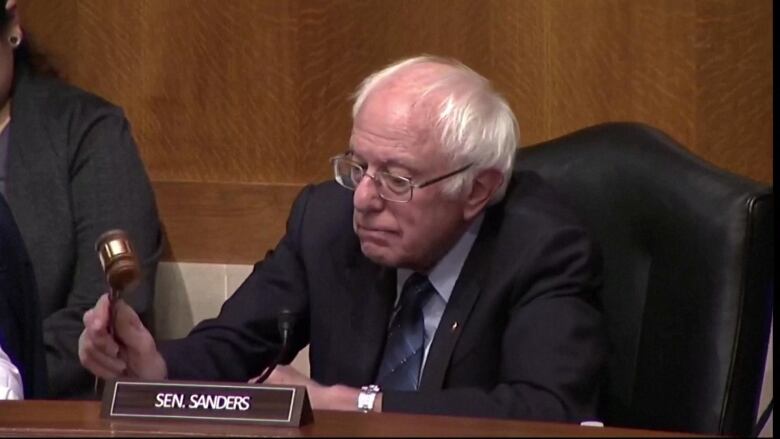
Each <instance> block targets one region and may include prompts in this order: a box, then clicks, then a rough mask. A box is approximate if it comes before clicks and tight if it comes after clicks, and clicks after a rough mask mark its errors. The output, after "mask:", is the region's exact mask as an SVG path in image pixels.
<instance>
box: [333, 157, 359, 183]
mask: <svg viewBox="0 0 780 439" xmlns="http://www.w3.org/2000/svg"><path fill="white" fill-rule="evenodd" d="M333 173H334V174H335V177H336V181H337V182H338V183H339V184H340V185H342V186H344V187H345V188H348V189H355V188H356V187H357V185H358V184H360V180H362V179H363V168H361V167H360V165H358V164H357V163H354V162H351V161H349V160H347V159H345V158H343V157H342V158H337V159H335V160H334V161H333Z"/></svg>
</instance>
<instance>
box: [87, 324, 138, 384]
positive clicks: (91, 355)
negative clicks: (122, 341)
mask: <svg viewBox="0 0 780 439" xmlns="http://www.w3.org/2000/svg"><path fill="white" fill-rule="evenodd" d="M104 338H108V339H110V337H108V336H106V337H104ZM114 352H115V353H114V355H111V354H108V353H106V352H104V351H103V350H101V349H99V348H97V347H96V346H95V340H93V339H92V338H90V337H89V336H88V335H87V332H86V331H84V332H83V333H82V334H81V336H80V337H79V361H81V364H82V365H83V366H84V367H86V368H87V369H89V370H90V371H91V372H92V373H94V374H95V375H98V376H100V377H103V378H110V377H116V376H119V375H122V373H123V372H124V371H125V369H126V368H127V364H126V363H125V362H124V361H123V360H122V359H120V358H117V357H116V352H117V351H114Z"/></svg>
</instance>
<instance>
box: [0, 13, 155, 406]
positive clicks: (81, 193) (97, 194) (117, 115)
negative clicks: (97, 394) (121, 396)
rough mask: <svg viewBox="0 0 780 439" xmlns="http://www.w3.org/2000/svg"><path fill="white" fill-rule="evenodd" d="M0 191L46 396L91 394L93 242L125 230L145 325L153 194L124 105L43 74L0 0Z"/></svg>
mask: <svg viewBox="0 0 780 439" xmlns="http://www.w3.org/2000/svg"><path fill="white" fill-rule="evenodd" d="M0 1H2V3H3V6H4V7H2V8H0V194H2V195H3V196H4V197H5V198H6V200H7V202H8V205H9V206H10V208H11V211H12V213H13V216H14V218H15V220H16V224H17V225H18V227H19V230H20V231H21V235H22V238H23V239H24V243H25V246H26V248H27V251H28V252H29V255H30V259H31V261H32V265H33V269H34V272H35V278H36V281H37V284H38V291H39V294H40V309H41V316H42V319H43V340H44V344H45V348H46V362H47V365H48V374H49V387H50V391H51V394H50V396H51V397H54V398H79V397H88V396H91V393H92V391H93V386H94V377H93V376H91V375H90V374H89V373H88V371H86V370H84V368H83V367H81V365H80V363H79V359H78V354H77V350H78V337H79V334H80V333H81V331H82V329H83V323H82V317H83V314H84V311H86V310H87V309H89V307H91V306H92V305H93V304H94V303H95V301H96V300H97V298H98V297H100V295H101V293H103V292H105V291H106V290H107V288H108V287H107V284H106V281H105V276H104V274H103V272H102V268H101V266H100V261H99V259H98V257H97V255H96V253H95V249H94V246H95V240H96V239H97V237H98V236H99V235H100V234H102V233H103V232H105V231H107V230H109V229H117V228H118V229H124V230H126V231H127V232H128V234H129V236H130V238H131V240H132V243H133V244H134V246H135V250H136V253H137V254H138V257H139V260H140V261H141V264H142V270H143V273H144V278H143V281H142V282H141V285H140V286H139V287H138V288H137V289H136V290H134V291H130V292H128V294H127V299H128V302H129V303H130V304H131V305H132V306H133V308H134V309H135V310H136V311H137V312H138V313H140V314H141V316H142V317H143V318H144V321H146V322H147V323H151V321H152V320H151V319H152V315H151V307H152V303H153V287H154V278H155V271H156V266H157V262H158V259H159V255H160V252H161V248H162V236H161V228H160V222H159V219H158V216H157V208H156V205H155V200H154V194H153V192H152V188H151V185H150V182H149V179H148V177H147V175H146V171H145V169H144V166H143V163H142V162H141V159H140V157H139V155H138V151H137V148H136V145H135V142H134V141H133V138H132V135H131V132H130V125H129V123H128V121H127V119H126V118H125V116H124V114H123V112H122V110H121V109H119V108H117V107H115V106H113V105H111V104H110V103H108V102H106V101H105V100H103V99H101V98H99V97H97V96H94V95H92V94H89V93H87V92H85V91H82V90H80V89H78V88H75V87H73V86H70V85H67V84H65V83H63V82H62V81H60V80H59V79H57V78H55V77H52V76H50V75H45V74H42V73H41V72H40V71H39V69H38V67H39V66H40V65H39V64H37V63H36V60H37V58H36V57H35V56H33V51H32V50H31V48H30V46H29V41H28V40H29V38H28V37H29V36H28V35H25V33H24V32H23V30H22V27H21V26H20V23H19V16H18V14H17V8H16V6H17V4H16V0H0Z"/></svg>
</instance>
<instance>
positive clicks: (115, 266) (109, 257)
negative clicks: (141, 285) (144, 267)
mask: <svg viewBox="0 0 780 439" xmlns="http://www.w3.org/2000/svg"><path fill="white" fill-rule="evenodd" d="M95 251H97V253H98V256H99V257H100V264H101V265H102V266H103V271H104V272H105V273H106V281H107V282H108V285H109V286H110V287H111V290H112V291H114V292H117V293H118V292H121V291H126V290H129V289H132V288H135V287H136V286H137V285H138V282H139V280H140V278H141V269H140V267H139V265H138V258H137V257H136V255H135V252H134V251H133V246H132V244H130V238H129V237H128V236H127V232H125V231H124V230H118V229H115V230H109V231H107V232H105V233H103V234H102V235H100V237H98V239H97V241H96V242H95Z"/></svg>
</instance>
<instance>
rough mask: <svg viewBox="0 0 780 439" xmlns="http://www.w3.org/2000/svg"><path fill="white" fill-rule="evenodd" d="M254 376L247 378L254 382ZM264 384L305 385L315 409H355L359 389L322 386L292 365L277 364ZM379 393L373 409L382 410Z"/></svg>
mask: <svg viewBox="0 0 780 439" xmlns="http://www.w3.org/2000/svg"><path fill="white" fill-rule="evenodd" d="M255 381H256V378H253V379H252V380H249V382H250V383H251V382H255ZM264 384H276V385H288V386H290V385H296V386H306V390H307V391H308V392H309V400H310V401H311V406H312V408H314V409H317V410H345V411H356V410H357V399H358V394H359V393H360V390H359V389H355V388H353V387H347V386H342V385H339V384H337V385H335V386H323V385H322V384H319V383H318V382H316V381H314V380H312V379H309V378H307V377H306V376H305V375H303V374H302V373H300V372H298V371H297V370H295V368H294V367H292V366H278V367H277V368H276V369H274V371H273V372H272V373H271V375H270V376H269V377H268V379H267V380H265V383H264ZM381 395H382V394H381V393H380V394H378V395H377V399H376V401H375V403H374V411H375V412H380V411H382V399H381Z"/></svg>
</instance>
